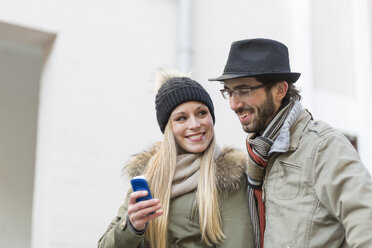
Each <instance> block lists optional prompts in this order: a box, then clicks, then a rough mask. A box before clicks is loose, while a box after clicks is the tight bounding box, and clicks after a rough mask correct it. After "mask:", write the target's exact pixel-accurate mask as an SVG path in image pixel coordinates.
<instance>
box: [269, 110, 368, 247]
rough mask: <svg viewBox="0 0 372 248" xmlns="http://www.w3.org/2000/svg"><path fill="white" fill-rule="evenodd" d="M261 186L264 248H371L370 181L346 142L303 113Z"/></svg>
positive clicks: (350, 146) (355, 153)
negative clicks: (264, 211)
mask: <svg viewBox="0 0 372 248" xmlns="http://www.w3.org/2000/svg"><path fill="white" fill-rule="evenodd" d="M290 132H291V135H290V147H289V151H288V152H286V153H282V154H274V155H273V156H272V157H271V158H270V160H269V164H268V168H267V171H266V177H265V181H264V185H263V192H264V196H263V198H264V201H265V206H266V230H265V237H264V241H265V242H264V245H265V247H266V248H274V247H275V248H280V247H288V248H290V247H296V248H299V247H303V248H305V247H311V248H314V247H326V248H333V247H335V248H337V247H358V248H364V247H365V248H367V247H372V181H371V177H370V175H369V173H368V171H367V169H366V168H365V167H364V166H363V164H362V163H361V161H360V159H359V157H358V154H357V152H356V151H355V149H354V148H353V147H352V145H351V144H350V142H349V141H348V140H347V139H346V138H345V137H344V136H343V135H342V134H341V133H340V132H338V131H336V130H335V129H333V128H332V127H330V126H329V125H327V124H326V123H324V122H321V121H313V120H312V118H311V115H310V114H309V113H308V112H307V110H303V111H302V113H301V114H300V116H299V117H298V119H297V121H296V123H295V124H294V125H293V126H292V128H291V130H290Z"/></svg>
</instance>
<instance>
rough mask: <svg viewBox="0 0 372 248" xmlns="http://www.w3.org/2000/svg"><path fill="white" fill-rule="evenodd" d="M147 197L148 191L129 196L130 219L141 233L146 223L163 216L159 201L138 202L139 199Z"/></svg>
mask: <svg viewBox="0 0 372 248" xmlns="http://www.w3.org/2000/svg"><path fill="white" fill-rule="evenodd" d="M146 195H147V191H137V192H133V193H131V194H130V196H129V203H128V217H129V221H130V223H131V224H132V226H133V227H134V228H135V229H136V230H138V231H141V230H143V229H144V228H145V227H146V223H147V222H148V221H150V220H152V219H154V218H157V217H159V216H160V215H162V214H163V210H161V209H160V208H161V205H160V202H159V199H151V200H146V201H140V202H136V200H137V198H139V197H143V196H146Z"/></svg>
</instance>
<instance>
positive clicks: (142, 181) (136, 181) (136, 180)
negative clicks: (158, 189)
mask: <svg viewBox="0 0 372 248" xmlns="http://www.w3.org/2000/svg"><path fill="white" fill-rule="evenodd" d="M130 183H131V184H132V188H133V191H140V190H146V191H147V192H148V195H147V196H143V197H139V198H137V202H139V201H145V200H150V199H152V196H151V192H150V187H149V185H148V183H147V181H146V177H144V176H136V177H133V178H132V179H131V180H130Z"/></svg>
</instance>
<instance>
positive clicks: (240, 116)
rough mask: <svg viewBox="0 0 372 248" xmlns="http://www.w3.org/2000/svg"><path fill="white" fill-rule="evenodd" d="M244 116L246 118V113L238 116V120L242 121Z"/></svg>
mask: <svg viewBox="0 0 372 248" xmlns="http://www.w3.org/2000/svg"><path fill="white" fill-rule="evenodd" d="M246 116H248V114H247V113H245V114H242V115H239V118H240V119H243V118H244V117H246Z"/></svg>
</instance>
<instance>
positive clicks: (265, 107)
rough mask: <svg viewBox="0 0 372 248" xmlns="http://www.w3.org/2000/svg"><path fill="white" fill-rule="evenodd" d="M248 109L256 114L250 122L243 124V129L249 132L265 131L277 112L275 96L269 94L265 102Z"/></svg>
mask: <svg viewBox="0 0 372 248" xmlns="http://www.w3.org/2000/svg"><path fill="white" fill-rule="evenodd" d="M247 110H248V111H250V112H251V113H252V114H254V115H255V116H254V119H252V122H251V123H250V124H248V125H243V130H244V131H245V132H247V133H260V134H261V133H263V131H265V128H266V127H267V125H269V123H270V121H271V120H272V119H273V118H274V116H275V114H276V109H275V104H274V99H273V96H272V95H271V94H267V99H266V101H265V102H263V103H262V104H261V105H260V106H257V107H256V108H253V107H249V108H247Z"/></svg>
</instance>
